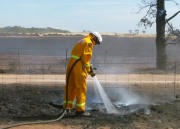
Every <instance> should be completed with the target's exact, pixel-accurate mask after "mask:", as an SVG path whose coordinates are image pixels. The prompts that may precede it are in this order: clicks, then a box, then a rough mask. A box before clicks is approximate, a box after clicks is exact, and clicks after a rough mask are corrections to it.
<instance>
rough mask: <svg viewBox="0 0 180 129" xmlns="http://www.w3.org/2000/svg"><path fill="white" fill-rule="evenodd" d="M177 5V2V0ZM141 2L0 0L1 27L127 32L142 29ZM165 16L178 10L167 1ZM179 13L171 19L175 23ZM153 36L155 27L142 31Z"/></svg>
mask: <svg viewBox="0 0 180 129" xmlns="http://www.w3.org/2000/svg"><path fill="white" fill-rule="evenodd" d="M176 1H177V2H178V4H180V2H179V0H176ZM139 4H141V0H0V27H5V26H22V27H28V28H30V27H40V28H46V27H52V28H57V29H64V30H69V31H71V32H82V31H98V32H114V33H129V30H132V31H134V30H140V33H141V31H142V30H145V29H144V27H139V26H138V23H139V21H140V19H141V18H142V16H143V15H144V13H145V11H144V12H141V13H139V14H137V13H135V12H136V11H138V9H139V8H138V5H139ZM166 5H167V6H166V9H167V11H168V13H169V14H168V15H167V17H168V16H171V15H172V14H173V13H175V12H177V11H178V10H180V7H179V6H175V4H174V3H173V2H169V1H167V2H166ZM178 21H180V14H179V15H178V16H177V17H176V18H174V19H173V20H172V22H173V24H174V25H175V26H177V27H178V28H180V25H179V24H178ZM145 31H146V33H155V25H153V27H151V28H148V29H146V30H145Z"/></svg>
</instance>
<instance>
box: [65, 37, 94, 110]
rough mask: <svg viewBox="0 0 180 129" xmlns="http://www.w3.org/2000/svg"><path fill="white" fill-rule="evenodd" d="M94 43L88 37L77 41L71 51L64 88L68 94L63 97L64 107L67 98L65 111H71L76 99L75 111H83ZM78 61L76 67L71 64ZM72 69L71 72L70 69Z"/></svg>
mask: <svg viewBox="0 0 180 129" xmlns="http://www.w3.org/2000/svg"><path fill="white" fill-rule="evenodd" d="M94 45H95V42H94V41H93V40H91V36H90V35H88V36H86V37H84V38H83V39H82V40H80V41H78V42H77V43H76V44H75V46H74V47H73V49H72V52H71V59H70V60H69V63H68V67H67V71H66V79H67V78H68V75H70V76H69V78H68V79H67V82H66V87H68V94H67V95H66V87H65V96H64V106H65V105H66V97H67V100H68V101H67V107H66V108H67V109H72V108H73V106H74V100H75V98H76V111H84V110H85V106H86V104H85V102H86V91H87V86H86V78H87V74H88V73H89V72H90V61H91V58H92V52H93V47H94ZM78 59H80V60H79V61H78V62H77V64H76V65H74V66H73V64H74V63H75V62H76V61H77V60H78ZM72 67H73V69H72V71H71V72H70V69H71V68H72Z"/></svg>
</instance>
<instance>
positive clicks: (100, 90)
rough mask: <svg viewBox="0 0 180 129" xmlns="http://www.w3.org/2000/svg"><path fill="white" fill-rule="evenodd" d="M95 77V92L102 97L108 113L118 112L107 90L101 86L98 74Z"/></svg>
mask: <svg viewBox="0 0 180 129" xmlns="http://www.w3.org/2000/svg"><path fill="white" fill-rule="evenodd" d="M93 79H94V88H95V92H96V94H98V96H99V97H100V99H101V100H102V101H103V104H104V106H105V108H106V111H107V113H108V114H112V113H113V114H114V113H115V114H117V113H118V110H117V109H116V108H115V106H114V105H113V104H112V103H111V101H110V99H109V98H108V96H107V95H106V92H105V91H104V89H103V87H102V86H101V84H100V83H99V81H98V79H97V77H96V76H94V77H93Z"/></svg>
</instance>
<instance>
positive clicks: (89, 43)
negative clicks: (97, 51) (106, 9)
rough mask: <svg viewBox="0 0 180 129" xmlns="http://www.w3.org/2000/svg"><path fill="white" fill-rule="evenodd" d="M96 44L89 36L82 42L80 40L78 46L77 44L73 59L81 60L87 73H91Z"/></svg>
mask: <svg viewBox="0 0 180 129" xmlns="http://www.w3.org/2000/svg"><path fill="white" fill-rule="evenodd" d="M94 45H95V42H94V41H93V40H91V36H90V35H88V36H86V37H85V38H83V39H82V40H80V41H79V42H78V43H77V44H75V46H74V48H73V50H72V52H71V58H75V59H78V58H79V57H80V58H81V61H82V63H83V65H84V67H85V68H86V70H87V73H89V72H90V61H91V58H92V52H93V47H94Z"/></svg>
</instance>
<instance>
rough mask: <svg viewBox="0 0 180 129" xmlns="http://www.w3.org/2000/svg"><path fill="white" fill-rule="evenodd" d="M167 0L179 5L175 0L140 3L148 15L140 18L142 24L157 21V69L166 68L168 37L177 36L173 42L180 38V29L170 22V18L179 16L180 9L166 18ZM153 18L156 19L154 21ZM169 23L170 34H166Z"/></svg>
mask: <svg viewBox="0 0 180 129" xmlns="http://www.w3.org/2000/svg"><path fill="white" fill-rule="evenodd" d="M165 1H172V2H174V3H175V4H176V5H178V4H177V3H176V2H175V1H174V0H150V1H148V0H142V1H141V2H142V4H143V5H140V10H139V11H138V12H140V11H142V10H144V9H147V13H146V15H145V16H144V17H143V18H142V19H141V20H140V25H143V26H145V28H147V27H148V26H149V27H151V26H152V24H154V23H155V22H156V68H157V69H166V64H167V54H166V46H167V44H169V43H168V39H170V38H172V36H176V37H177V38H176V40H174V41H173V43H177V40H179V39H180V38H179V37H180V36H179V35H180V34H178V32H179V31H177V30H176V31H174V28H173V26H172V24H170V23H169V22H170V20H172V19H173V18H174V17H175V16H177V15H178V14H179V13H180V11H177V12H176V13H175V14H174V15H173V16H171V17H170V18H168V19H166V10H165ZM153 19H155V20H154V21H153ZM166 25H168V26H169V27H168V31H167V32H168V36H167V37H166V35H165V32H166V30H165V28H166Z"/></svg>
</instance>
